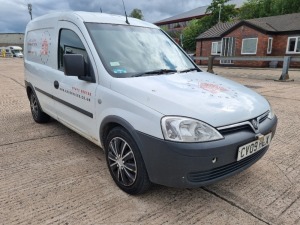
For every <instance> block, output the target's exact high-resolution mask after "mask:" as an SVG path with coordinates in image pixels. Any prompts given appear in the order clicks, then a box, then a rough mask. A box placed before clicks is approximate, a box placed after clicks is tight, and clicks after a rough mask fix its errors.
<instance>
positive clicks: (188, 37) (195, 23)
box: [182, 16, 211, 51]
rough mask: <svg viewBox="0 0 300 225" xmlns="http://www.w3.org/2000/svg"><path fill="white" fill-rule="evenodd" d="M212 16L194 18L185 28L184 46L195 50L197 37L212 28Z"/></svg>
mask: <svg viewBox="0 0 300 225" xmlns="http://www.w3.org/2000/svg"><path fill="white" fill-rule="evenodd" d="M210 24H211V18H210V17H209V16H205V17H203V18H201V19H199V20H196V19H195V20H192V21H191V22H189V25H188V26H187V27H186V28H185V29H184V30H183V32H182V34H183V42H182V43H183V48H184V49H185V50H188V51H195V49H196V38H197V37H198V36H199V35H200V34H201V33H203V32H205V31H206V30H208V29H209V28H210Z"/></svg>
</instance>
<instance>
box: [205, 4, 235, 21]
mask: <svg viewBox="0 0 300 225" xmlns="http://www.w3.org/2000/svg"><path fill="white" fill-rule="evenodd" d="M227 2H229V0H213V1H212V3H211V4H210V6H208V8H207V10H206V13H210V18H211V19H210V23H211V24H210V26H214V25H216V24H217V23H218V22H219V15H220V22H228V21H230V20H232V19H233V18H235V17H236V16H237V15H238V11H237V10H236V9H235V5H227V4H226V5H225V3H227Z"/></svg>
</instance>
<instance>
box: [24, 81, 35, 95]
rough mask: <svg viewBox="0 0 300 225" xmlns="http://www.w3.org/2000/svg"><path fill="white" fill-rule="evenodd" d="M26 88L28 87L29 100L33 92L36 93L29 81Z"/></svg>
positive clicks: (26, 82)
mask: <svg viewBox="0 0 300 225" xmlns="http://www.w3.org/2000/svg"><path fill="white" fill-rule="evenodd" d="M25 87H26V93H27V97H28V99H29V98H30V94H31V92H34V88H33V86H32V84H31V83H29V82H28V81H25Z"/></svg>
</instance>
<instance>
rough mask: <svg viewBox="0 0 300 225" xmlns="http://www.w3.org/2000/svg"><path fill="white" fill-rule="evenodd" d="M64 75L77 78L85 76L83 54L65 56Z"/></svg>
mask: <svg viewBox="0 0 300 225" xmlns="http://www.w3.org/2000/svg"><path fill="white" fill-rule="evenodd" d="M63 58H64V73H65V75H66V76H76V77H78V78H80V77H84V76H85V74H86V73H85V62H84V58H83V55H81V54H65V55H64V56H63Z"/></svg>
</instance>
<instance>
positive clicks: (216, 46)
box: [211, 41, 222, 55]
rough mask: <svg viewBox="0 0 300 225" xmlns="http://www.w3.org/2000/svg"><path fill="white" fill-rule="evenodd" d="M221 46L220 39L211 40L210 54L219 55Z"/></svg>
mask: <svg viewBox="0 0 300 225" xmlns="http://www.w3.org/2000/svg"><path fill="white" fill-rule="evenodd" d="M221 46H222V42H221V41H217V42H212V43H211V54H212V55H221Z"/></svg>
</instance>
